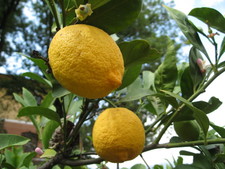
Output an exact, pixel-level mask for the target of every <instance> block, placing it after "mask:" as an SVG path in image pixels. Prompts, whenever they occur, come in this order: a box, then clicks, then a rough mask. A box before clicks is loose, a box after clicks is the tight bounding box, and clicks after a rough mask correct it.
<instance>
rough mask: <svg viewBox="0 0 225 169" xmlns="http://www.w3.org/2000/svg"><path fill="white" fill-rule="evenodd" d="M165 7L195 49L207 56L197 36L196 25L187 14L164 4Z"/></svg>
mask: <svg viewBox="0 0 225 169" xmlns="http://www.w3.org/2000/svg"><path fill="white" fill-rule="evenodd" d="M165 8H166V9H167V11H168V12H169V14H170V16H171V17H172V18H173V19H174V20H175V21H176V23H177V25H178V26H179V28H180V29H181V31H182V32H183V34H184V35H185V37H186V38H187V39H188V40H189V41H190V42H191V43H192V45H194V46H195V47H196V48H197V49H199V50H200V51H201V52H202V53H204V54H205V56H206V57H207V58H209V56H208V53H207V51H206V49H205V47H204V46H203V44H202V42H201V40H200V38H199V36H198V32H197V30H196V27H195V26H194V25H193V24H192V23H191V22H190V21H189V20H188V18H187V16H186V15H185V14H184V13H182V12H181V11H178V10H176V9H172V8H170V7H167V6H165Z"/></svg>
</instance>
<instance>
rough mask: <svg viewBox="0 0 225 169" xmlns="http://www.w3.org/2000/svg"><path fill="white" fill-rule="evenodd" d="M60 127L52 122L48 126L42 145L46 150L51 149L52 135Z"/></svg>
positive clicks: (44, 132)
mask: <svg viewBox="0 0 225 169" xmlns="http://www.w3.org/2000/svg"><path fill="white" fill-rule="evenodd" d="M58 126H59V124H58V123H56V122H55V121H52V120H51V121H49V122H48V123H47V124H46V126H45V128H44V130H43V133H42V144H43V146H44V148H45V149H47V148H48V147H49V141H50V139H51V138H52V134H53V133H54V131H55V129H56V128H57V127H58Z"/></svg>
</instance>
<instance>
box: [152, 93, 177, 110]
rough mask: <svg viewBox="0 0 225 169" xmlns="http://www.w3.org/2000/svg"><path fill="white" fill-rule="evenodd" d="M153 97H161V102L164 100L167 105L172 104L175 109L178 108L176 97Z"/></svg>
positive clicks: (161, 95) (159, 95)
mask: <svg viewBox="0 0 225 169" xmlns="http://www.w3.org/2000/svg"><path fill="white" fill-rule="evenodd" d="M153 96H157V97H159V98H160V99H161V100H163V101H164V102H165V103H166V104H167V105H168V104H170V105H171V106H173V108H178V103H177V100H176V99H175V98H174V97H171V96H169V95H165V94H164V93H156V94H154V95H153Z"/></svg>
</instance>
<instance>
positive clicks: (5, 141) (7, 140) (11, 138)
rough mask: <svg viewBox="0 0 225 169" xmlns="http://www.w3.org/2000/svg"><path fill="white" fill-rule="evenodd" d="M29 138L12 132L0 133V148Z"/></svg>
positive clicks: (23, 141) (17, 143)
mask: <svg viewBox="0 0 225 169" xmlns="http://www.w3.org/2000/svg"><path fill="white" fill-rule="evenodd" d="M29 140H30V139H28V138H26V137H22V136H18V135H12V134H0V150H2V149H5V148H7V147H12V146H19V145H24V144H26V143H28V141H29Z"/></svg>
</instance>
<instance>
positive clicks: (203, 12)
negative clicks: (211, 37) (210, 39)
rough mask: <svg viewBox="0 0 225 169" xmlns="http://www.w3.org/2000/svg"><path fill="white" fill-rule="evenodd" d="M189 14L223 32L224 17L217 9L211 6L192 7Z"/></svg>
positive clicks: (224, 27) (224, 28) (224, 25)
mask: <svg viewBox="0 0 225 169" xmlns="http://www.w3.org/2000/svg"><path fill="white" fill-rule="evenodd" d="M189 15H191V16H194V17H196V18H198V19H199V20H201V21H202V22H204V23H206V24H208V25H209V26H210V27H212V28H214V29H217V30H218V31H220V32H223V33H225V18H224V16H223V15H222V14H221V13H220V12H219V11H217V10H215V9H213V8H207V7H202V8H194V9H192V10H191V12H190V13H189Z"/></svg>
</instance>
